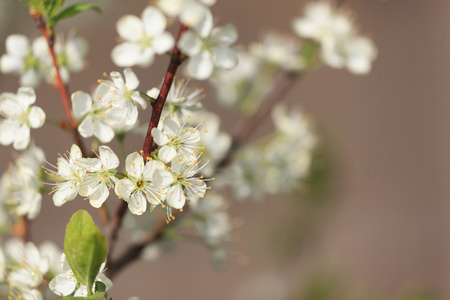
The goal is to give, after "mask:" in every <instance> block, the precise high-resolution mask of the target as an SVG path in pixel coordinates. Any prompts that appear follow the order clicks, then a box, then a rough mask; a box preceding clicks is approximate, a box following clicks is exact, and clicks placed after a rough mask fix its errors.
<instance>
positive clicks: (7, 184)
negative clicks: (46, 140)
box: [0, 146, 45, 227]
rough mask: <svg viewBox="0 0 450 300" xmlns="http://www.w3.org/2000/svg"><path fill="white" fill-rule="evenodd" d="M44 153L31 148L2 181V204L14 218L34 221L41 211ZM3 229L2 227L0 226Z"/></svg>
mask: <svg viewBox="0 0 450 300" xmlns="http://www.w3.org/2000/svg"><path fill="white" fill-rule="evenodd" d="M44 159H45V156H44V152H43V151H42V149H40V148H38V147H35V146H31V147H30V148H29V149H28V150H26V151H25V152H23V153H22V154H21V155H20V156H19V157H18V158H17V159H16V161H15V162H14V163H13V164H10V165H9V168H8V171H7V172H5V173H4V174H3V175H2V177H1V179H0V188H1V191H0V202H1V203H2V204H3V205H5V206H6V208H7V209H8V211H9V213H10V214H12V215H14V216H27V217H28V218H30V219H34V218H35V217H36V216H37V215H38V214H39V212H40V210H41V201H42V194H41V193H42V189H43V183H42V180H43V177H44V176H43V171H42V164H43V163H44ZM0 227H1V226H0Z"/></svg>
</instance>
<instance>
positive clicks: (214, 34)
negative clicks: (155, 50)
mask: <svg viewBox="0 0 450 300" xmlns="http://www.w3.org/2000/svg"><path fill="white" fill-rule="evenodd" d="M236 40H237V31H236V28H235V27H234V26H233V25H231V24H228V25H225V26H223V27H216V28H213V21H212V15H211V13H210V12H208V14H207V17H206V18H205V20H204V21H203V22H201V23H199V24H198V25H197V26H196V27H195V28H194V30H187V31H186V32H184V34H183V35H182V36H181V38H180V41H179V42H178V47H179V48H180V50H181V51H182V52H183V53H185V54H186V55H188V56H189V57H190V59H189V62H188V68H187V70H188V73H189V75H190V76H192V77H194V78H196V79H200V80H203V79H207V78H209V77H210V76H211V74H212V72H213V70H214V66H217V67H219V68H223V69H227V70H228V69H232V68H234V67H235V66H236V64H237V55H236V53H235V52H234V50H233V49H231V48H230V46H231V44H233V43H234V42H235V41H236Z"/></svg>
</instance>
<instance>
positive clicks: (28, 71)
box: [0, 34, 49, 87]
mask: <svg viewBox="0 0 450 300" xmlns="http://www.w3.org/2000/svg"><path fill="white" fill-rule="evenodd" d="M48 57H49V52H48V46H46V45H45V44H42V41H41V40H40V39H36V40H35V41H34V42H33V44H32V45H31V46H30V41H29V40H28V38H27V37H26V36H24V35H21V34H12V35H10V36H8V37H7V38H6V54H4V55H2V56H1V58H0V71H1V72H2V73H6V74H9V73H13V74H18V75H20V76H21V77H20V85H22V86H32V87H35V86H37V85H38V84H39V82H40V81H41V78H42V76H43V75H44V73H43V72H42V67H43V66H42V63H41V62H42V60H47V59H48Z"/></svg>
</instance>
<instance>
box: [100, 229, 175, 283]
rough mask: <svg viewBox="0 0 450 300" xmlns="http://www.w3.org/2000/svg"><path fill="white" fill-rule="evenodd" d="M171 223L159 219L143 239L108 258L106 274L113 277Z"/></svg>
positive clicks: (161, 234) (156, 238) (160, 235)
mask: <svg viewBox="0 0 450 300" xmlns="http://www.w3.org/2000/svg"><path fill="white" fill-rule="evenodd" d="M171 224H172V223H169V224H167V222H166V221H165V220H164V221H161V222H160V223H159V224H158V226H157V227H156V228H155V230H153V231H152V232H150V233H149V234H148V235H147V236H146V237H145V238H144V239H142V240H141V241H140V242H139V243H136V244H132V245H130V246H129V247H128V248H127V249H126V250H125V251H124V252H123V254H122V256H120V257H119V258H118V259H117V260H115V261H113V260H110V261H109V264H108V270H107V276H108V277H109V278H111V279H112V278H114V276H115V275H116V274H117V273H118V272H119V271H121V270H122V269H123V268H125V267H126V266H127V265H129V264H130V263H132V262H133V261H135V260H136V259H138V258H139V257H140V256H141V253H142V251H143V250H144V248H145V247H146V246H147V245H149V244H150V243H152V242H155V241H157V240H159V239H161V238H162V237H163V232H164V229H166V228H167V227H168V226H170V225H171Z"/></svg>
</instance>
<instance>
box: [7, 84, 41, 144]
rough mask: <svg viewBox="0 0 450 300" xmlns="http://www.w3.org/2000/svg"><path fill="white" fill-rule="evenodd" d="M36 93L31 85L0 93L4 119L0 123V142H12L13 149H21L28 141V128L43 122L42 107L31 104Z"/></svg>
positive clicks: (39, 125)
mask: <svg viewBox="0 0 450 300" xmlns="http://www.w3.org/2000/svg"><path fill="white" fill-rule="evenodd" d="M35 101H36V94H35V92H34V89H33V88H31V87H20V88H19V90H18V91H17V94H12V93H2V94H0V115H1V116H3V117H4V118H5V119H4V120H2V121H1V123H0V144H2V145H10V144H13V147H14V149H16V150H23V149H25V148H26V147H27V146H28V144H29V143H30V128H39V127H41V126H42V125H43V124H44V121H45V113H44V111H43V110H42V108H40V107H37V106H31V104H33V103H34V102H35Z"/></svg>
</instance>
